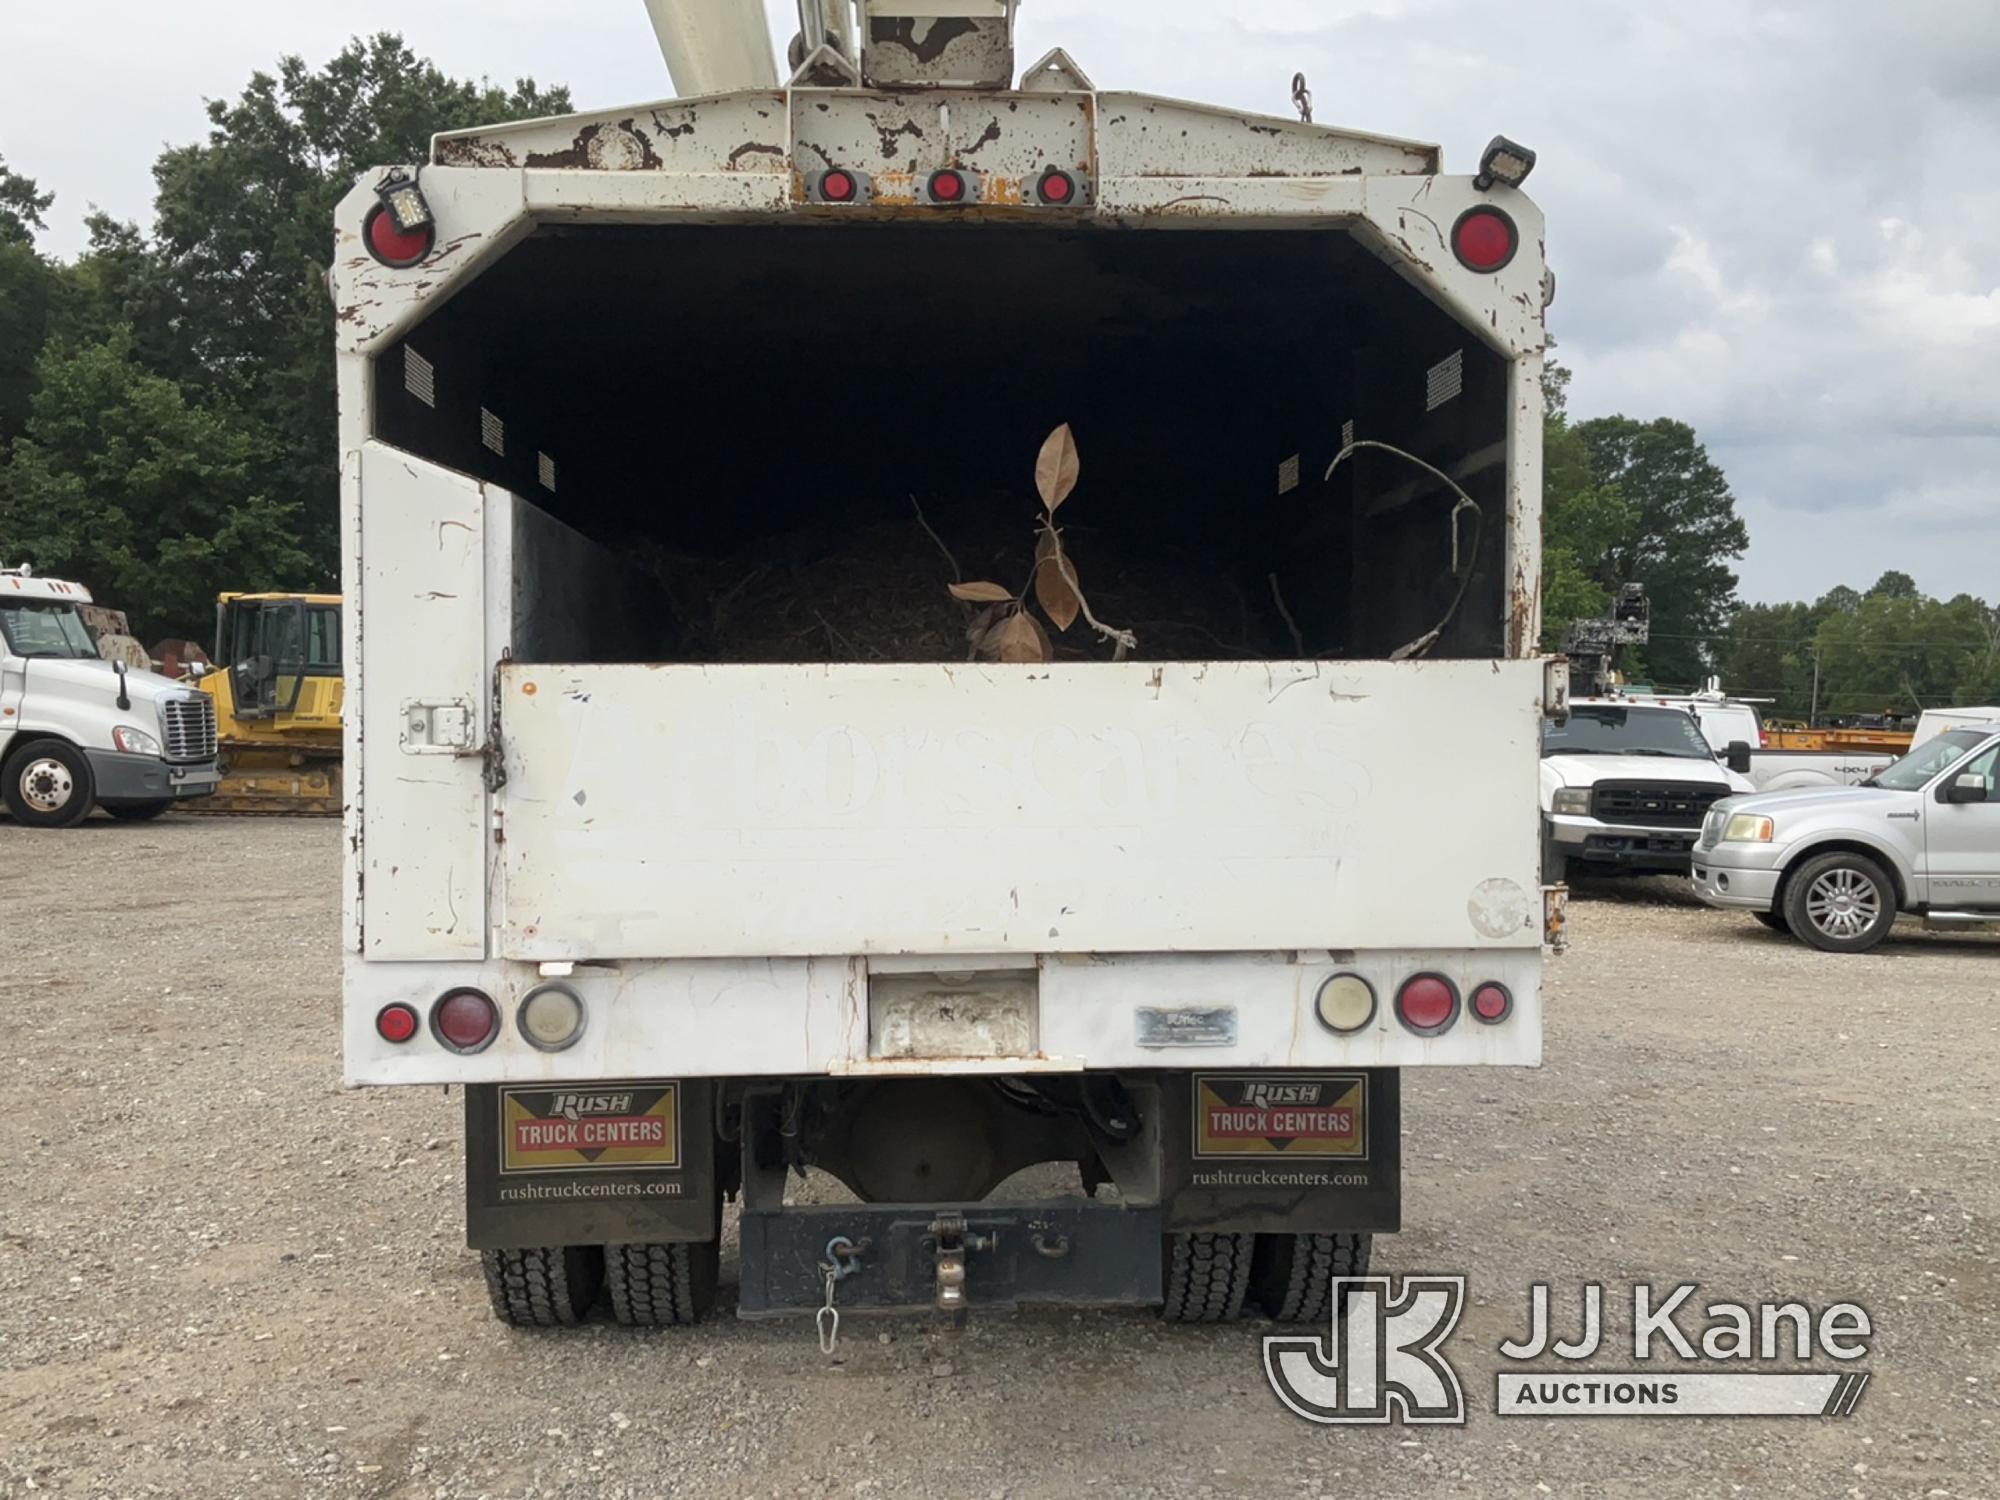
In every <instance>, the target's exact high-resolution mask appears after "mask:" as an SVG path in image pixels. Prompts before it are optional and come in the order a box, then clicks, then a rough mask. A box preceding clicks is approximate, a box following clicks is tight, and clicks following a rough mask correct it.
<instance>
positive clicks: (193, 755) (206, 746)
mask: <svg viewBox="0 0 2000 1500" xmlns="http://www.w3.org/2000/svg"><path fill="white" fill-rule="evenodd" d="M160 727H161V729H162V730H164V731H165V733H164V736H163V738H164V741H165V744H166V752H167V759H168V760H213V759H214V758H215V700H214V699H213V698H211V697H209V695H208V694H207V693H189V694H188V695H187V696H186V697H183V698H167V699H164V700H162V701H161V703H160Z"/></svg>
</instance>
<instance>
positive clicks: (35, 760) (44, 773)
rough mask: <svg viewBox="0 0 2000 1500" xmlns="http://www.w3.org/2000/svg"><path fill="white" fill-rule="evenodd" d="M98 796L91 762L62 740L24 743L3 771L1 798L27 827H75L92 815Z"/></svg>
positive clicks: (0, 775)
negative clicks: (92, 807)
mask: <svg viewBox="0 0 2000 1500" xmlns="http://www.w3.org/2000/svg"><path fill="white" fill-rule="evenodd" d="M96 797H97V783H96V779H95V778H94V777H92V776H91V774H90V762H89V761H88V760H87V759H85V757H84V754H83V752H82V751H81V750H78V749H77V748H76V747H75V746H73V745H66V744H64V743H63V742H62V741H61V740H36V741H34V742H32V743H31V744H26V745H23V746H21V748H20V749H18V750H16V751H15V752H14V753H13V754H12V755H10V756H8V757H7V767H6V770H5V772H4V773H0V800H4V801H5V802H6V804H7V811H8V812H10V813H12V814H13V815H14V821H15V822H16V823H19V824H21V825H22V826H23V827H26V828H74V827H76V825H77V824H79V823H81V822H82V821H83V820H84V819H85V818H87V817H89V816H90V809H91V804H92V803H93V802H94V801H95V800H96Z"/></svg>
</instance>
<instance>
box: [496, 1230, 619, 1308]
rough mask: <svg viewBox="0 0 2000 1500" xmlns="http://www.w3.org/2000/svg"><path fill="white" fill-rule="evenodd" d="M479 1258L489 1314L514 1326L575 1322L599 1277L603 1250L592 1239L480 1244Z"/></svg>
mask: <svg viewBox="0 0 2000 1500" xmlns="http://www.w3.org/2000/svg"><path fill="white" fill-rule="evenodd" d="M479 1264H480V1266H481V1268H482V1269H483V1270H484V1271H485V1272H486V1295H487V1296H488V1297H490V1298H491V1299H492V1301H493V1315H494V1316H495V1317H497V1318H498V1319H499V1320H500V1321H501V1322H503V1323H511V1324H513V1325H514V1326H515V1327H516V1328H574V1327H576V1325H577V1324H579V1323H581V1322H582V1321H583V1320H584V1319H585V1318H586V1317H588V1316H589V1315H590V1304H591V1303H592V1302H594V1301H596V1300H597V1289H598V1287H599V1286H601V1285H602V1284H603V1282H604V1252H603V1251H602V1250H600V1249H598V1247H597V1246H595V1245H541V1246H536V1247H535V1248H533V1249H529V1250H482V1251H480V1252H479Z"/></svg>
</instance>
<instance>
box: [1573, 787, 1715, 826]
mask: <svg viewBox="0 0 2000 1500" xmlns="http://www.w3.org/2000/svg"><path fill="white" fill-rule="evenodd" d="M1727 795H1728V792H1727V790H1726V789H1725V788H1723V787H1719V786H1695V785H1692V784H1690V783H1687V782H1673V781H1604V782H1599V783H1598V786H1597V789H1596V791H1595V792H1594V793H1592V795H1591V799H1590V810H1591V812H1592V813H1593V814H1594V815H1595V816H1597V817H1599V818H1601V819H1603V820H1604V821H1605V822H1607V823H1635V824H1638V825H1640V826H1641V827H1646V828H1699V827H1700V826H1701V820H1702V819H1703V818H1704V817H1706V816H1707V815H1708V805H1709V804H1710V803H1711V802H1714V801H1716V800H1717V799H1718V798H1721V797H1725V796H1727Z"/></svg>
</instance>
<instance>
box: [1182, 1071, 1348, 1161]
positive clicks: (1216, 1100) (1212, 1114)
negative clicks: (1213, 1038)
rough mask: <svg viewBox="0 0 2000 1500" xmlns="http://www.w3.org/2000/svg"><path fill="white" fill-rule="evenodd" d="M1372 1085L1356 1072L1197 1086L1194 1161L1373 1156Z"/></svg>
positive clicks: (1199, 1082)
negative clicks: (1370, 1132)
mask: <svg viewBox="0 0 2000 1500" xmlns="http://www.w3.org/2000/svg"><path fill="white" fill-rule="evenodd" d="M1367 1104H1368V1080H1367V1079H1366V1078H1365V1077H1364V1076H1362V1075H1361V1074H1359V1073H1313V1074H1286V1075H1282V1076H1280V1075H1272V1074H1264V1075H1262V1076H1248V1077H1237V1076H1231V1075H1226V1074H1215V1073H1198V1074H1196V1075H1195V1079H1194V1154H1195V1155H1196V1156H1207V1157H1217V1156H1233V1157H1241V1156H1260V1157H1283V1158H1285V1159H1286V1160H1291V1161H1300V1160H1324V1159H1326V1158H1328V1157H1363V1156H1366V1155H1367V1154H1368V1119H1367Z"/></svg>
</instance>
